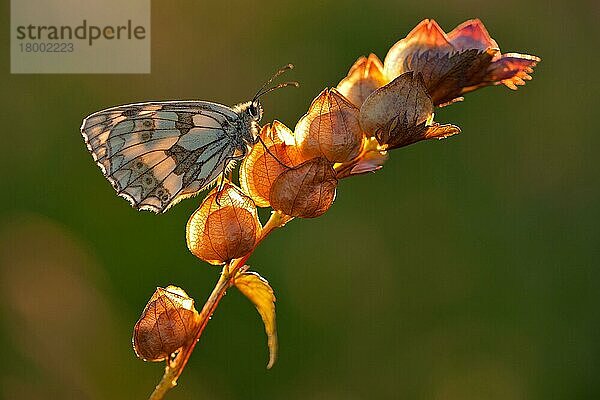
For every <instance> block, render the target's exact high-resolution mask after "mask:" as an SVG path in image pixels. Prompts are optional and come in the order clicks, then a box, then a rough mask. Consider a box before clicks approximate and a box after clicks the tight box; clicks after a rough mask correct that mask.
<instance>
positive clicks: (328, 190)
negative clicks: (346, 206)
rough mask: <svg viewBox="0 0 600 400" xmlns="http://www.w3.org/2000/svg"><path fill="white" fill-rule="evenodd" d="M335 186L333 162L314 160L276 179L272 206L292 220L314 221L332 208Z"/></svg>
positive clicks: (319, 158) (272, 189)
mask: <svg viewBox="0 0 600 400" xmlns="http://www.w3.org/2000/svg"><path fill="white" fill-rule="evenodd" d="M336 187H337V179H336V177H335V171H334V170H333V168H332V167H331V163H330V162H329V161H327V160H326V159H324V158H322V157H318V158H313V159H310V160H308V161H305V162H303V163H302V164H300V165H298V166H297V167H295V168H293V169H290V170H287V171H285V172H283V173H282V174H281V175H279V177H277V179H276V180H275V182H274V183H273V187H272V188H271V194H270V197H271V206H272V207H273V209H275V210H279V211H282V212H283V213H285V214H287V215H291V216H292V217H300V218H315V217H318V216H320V215H322V214H323V213H324V212H325V211H327V210H328V209H329V207H331V204H333V200H334V199H335V189H336Z"/></svg>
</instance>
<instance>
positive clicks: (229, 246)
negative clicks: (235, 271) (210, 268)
mask: <svg viewBox="0 0 600 400" xmlns="http://www.w3.org/2000/svg"><path fill="white" fill-rule="evenodd" d="M261 229H262V227H261V225H260V221H259V220H258V214H257V211H256V206H255V205H254V202H253V201H252V199H251V198H250V197H248V196H247V195H245V194H244V193H243V192H242V191H241V190H240V189H239V188H237V187H236V186H234V185H231V184H229V183H226V184H225V185H224V186H223V189H222V190H221V191H217V190H216V189H215V190H213V191H212V192H211V193H210V194H209V195H208V196H207V197H206V198H205V199H204V201H203V202H202V204H201V205H200V208H198V209H197V210H196V211H194V213H193V214H192V216H191V217H190V219H189V221H188V223H187V227H186V241H187V245H188V248H189V249H190V251H191V252H192V253H193V254H194V255H195V256H196V257H198V258H200V259H202V260H204V261H206V262H208V263H210V264H213V265H219V264H224V263H226V262H228V261H231V260H233V259H234V258H239V257H242V256H244V255H246V254H248V253H249V252H250V251H252V249H253V248H254V246H255V245H256V241H257V238H258V236H259V234H260V231H261Z"/></svg>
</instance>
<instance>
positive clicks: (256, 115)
mask: <svg viewBox="0 0 600 400" xmlns="http://www.w3.org/2000/svg"><path fill="white" fill-rule="evenodd" d="M246 112H247V113H248V116H249V117H250V118H251V119H252V120H254V121H256V122H257V123H258V122H260V120H261V118H262V116H263V108H262V105H261V104H260V100H259V99H254V100H252V101H251V102H250V104H248V108H247V109H246Z"/></svg>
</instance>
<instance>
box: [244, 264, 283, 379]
mask: <svg viewBox="0 0 600 400" xmlns="http://www.w3.org/2000/svg"><path fill="white" fill-rule="evenodd" d="M248 268H249V267H248V266H244V268H242V269H240V271H239V272H238V273H237V275H236V277H235V279H234V284H235V286H236V287H237V288H238V289H239V291H240V292H242V293H243V294H244V296H246V297H247V298H248V299H249V300H250V301H251V302H252V303H254V306H255V307H256V309H257V310H258V313H259V314H260V316H261V318H262V320H263V322H264V324H265V332H266V333H267V345H268V346H269V363H268V364H267V368H269V369H270V368H271V367H272V366H273V364H275V360H276V359H277V326H276V324H275V295H274V294H273V289H272V288H271V286H270V285H269V282H267V280H266V279H264V278H263V277H261V276H260V275H259V274H257V273H256V272H252V271H248Z"/></svg>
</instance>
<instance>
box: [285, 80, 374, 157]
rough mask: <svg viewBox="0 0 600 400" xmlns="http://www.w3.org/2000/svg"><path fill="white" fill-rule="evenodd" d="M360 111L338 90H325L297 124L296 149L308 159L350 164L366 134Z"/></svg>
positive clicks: (295, 132) (295, 131)
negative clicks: (362, 127) (360, 122)
mask: <svg viewBox="0 0 600 400" xmlns="http://www.w3.org/2000/svg"><path fill="white" fill-rule="evenodd" d="M358 118H359V111H358V108H357V107H356V106H355V105H354V104H352V103H351V102H350V101H349V100H348V99H346V98H345V97H344V96H342V95H341V94H340V93H339V92H338V91H337V90H336V89H325V90H323V91H322V92H321V93H320V94H319V95H318V96H317V97H316V98H315V99H314V100H313V102H312V104H311V105H310V108H309V110H308V113H306V114H305V115H304V116H303V117H302V118H300V120H299V121H298V124H297V125H296V128H295V129H294V134H295V137H296V146H298V149H299V150H300V152H301V154H302V156H303V157H304V158H305V159H310V158H314V157H325V158H326V159H327V160H329V161H330V162H339V163H342V162H346V161H350V160H352V159H353V158H354V157H356V156H357V155H358V154H359V152H360V149H361V147H362V141H363V138H364V134H363V132H362V130H361V129H360V124H359V122H358Z"/></svg>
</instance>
